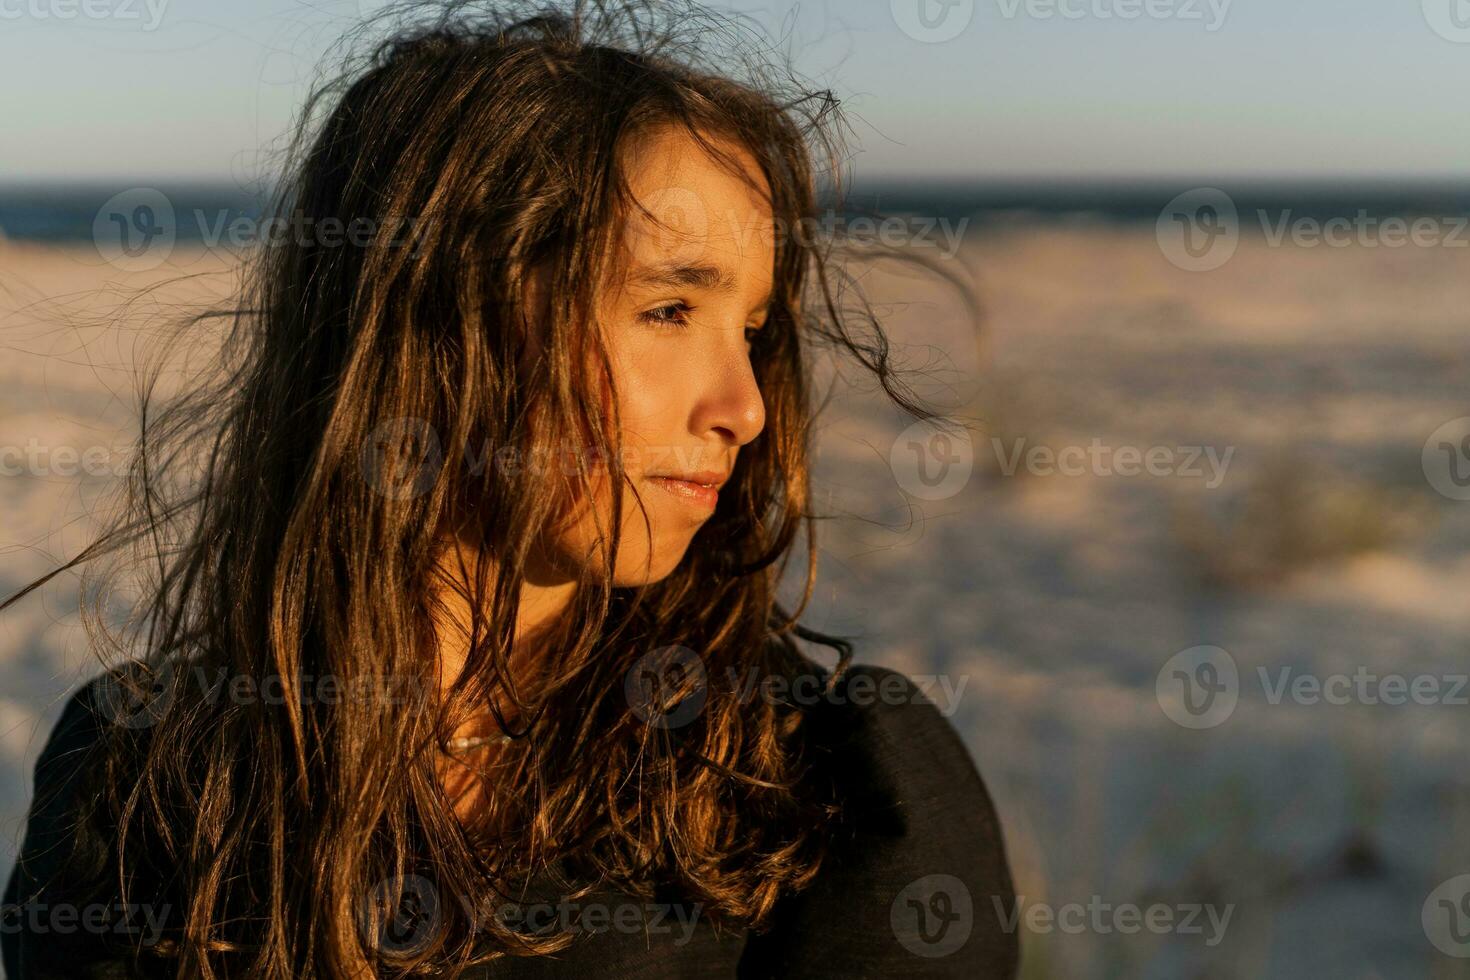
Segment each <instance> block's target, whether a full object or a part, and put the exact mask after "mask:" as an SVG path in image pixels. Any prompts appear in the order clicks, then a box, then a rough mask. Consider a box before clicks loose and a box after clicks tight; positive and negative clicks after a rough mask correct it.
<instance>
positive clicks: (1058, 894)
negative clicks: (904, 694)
mask: <svg viewBox="0 0 1470 980" xmlns="http://www.w3.org/2000/svg"><path fill="white" fill-rule="evenodd" d="M381 6H382V4H379V3H375V2H372V0H361V2H358V0H316V2H302V0H253V2H252V3H250V4H239V3H231V2H226V0H0V91H4V92H5V93H6V95H5V97H4V116H3V122H4V125H3V134H0V232H3V234H0V352H3V355H0V555H3V561H0V594H3V595H9V594H10V593H11V592H13V591H14V590H15V589H16V588H18V587H20V586H22V585H24V584H25V583H27V582H29V581H30V580H31V579H33V578H34V577H36V576H37V575H39V574H42V573H43V572H45V571H47V570H49V569H50V568H51V567H53V566H54V564H55V563H56V562H57V561H58V560H60V559H64V558H67V557H70V556H72V555H74V554H75V553H76V552H77V551H78V550H79V549H80V548H81V547H83V546H84V545H85V544H86V543H87V541H88V540H89V538H88V533H89V531H90V530H91V529H92V527H93V524H92V523H91V517H90V515H91V514H92V513H93V512H94V508H95V507H96V506H97V501H98V500H99V499H100V495H101V494H103V493H105V492H106V491H107V490H108V489H109V487H110V486H112V485H113V483H114V482H115V481H116V479H117V476H118V474H120V473H121V472H123V471H124V470H125V468H126V465H127V457H128V446H129V445H130V442H131V439H132V438H133V434H134V433H135V431H136V424H137V417H136V404H135V401H134V389H133V379H134V374H133V371H132V368H133V366H134V355H135V353H136V351H137V350H138V349H139V346H140V345H141V344H145V343H146V341H147V340H148V338H149V336H150V335H151V333H150V332H151V331H152V329H153V325H155V324H156V323H157V322H158V320H157V318H159V317H167V316H169V315H172V314H174V313H176V312H177V311H179V310H180V309H184V308H186V307H188V305H189V304H192V303H195V302H200V301H207V300H209V299H211V298H218V297H220V296H224V295H227V294H228V292H229V290H230V289H231V288H232V287H233V285H234V280H233V278H232V269H233V268H234V265H235V263H236V261H237V260H238V257H239V256H240V255H241V254H243V253H244V252H245V251H246V250H248V247H249V246H248V243H246V244H245V245H244V246H242V245H241V243H240V241H238V240H232V239H231V237H230V235H229V234H228V233H227V232H226V231H225V229H227V228H228V227H229V226H230V224H231V222H234V221H236V220H237V219H239V220H243V221H244V222H245V227H247V228H248V226H249V220H250V218H251V217H252V216H253V215H255V214H256V213H258V208H259V201H260V192H261V190H262V189H263V188H266V187H268V186H269V184H270V180H271V176H272V163H273V160H274V159H275V156H274V154H275V153H276V152H277V151H278V150H279V149H280V147H281V146H282V142H281V140H282V138H283V135H284V134H285V132H286V131H287V128H288V126H289V124H290V122H291V120H292V117H293V115H294V113H295V112H296V111H297V110H298V108H299V106H300V104H301V101H302V99H303V98H304V96H305V94H306V92H307V91H308V89H309V87H310V85H311V84H312V82H313V80H314V78H315V72H316V71H317V68H318V66H319V64H320V63H321V59H322V57H323V56H324V54H326V53H327V52H328V51H329V49H330V47H331V45H332V43H333V42H334V41H335V40H336V39H337V38H338V37H339V36H340V35H341V33H342V31H343V30H344V29H345V28H346V27H348V26H350V25H351V23H352V22H354V21H355V20H357V19H358V18H361V17H364V16H370V15H373V14H374V13H376V12H378V10H379V8H380V7H381ZM711 6H713V7H715V8H716V9H721V10H729V11H733V12H737V13H739V14H741V15H743V16H744V17H746V18H748V22H749V23H750V24H752V25H754V26H756V27H758V28H759V29H761V30H763V31H765V32H766V33H767V34H768V35H769V36H770V37H771V38H772V39H773V43H775V44H776V45H777V46H778V47H779V48H781V49H782V50H784V51H786V52H787V53H788V54H789V56H790V58H791V60H792V62H793V63H794V65H795V66H796V67H797V68H798V69H799V70H800V71H801V72H802V73H803V74H804V75H805V76H807V77H808V78H809V79H811V80H812V81H813V83H815V84H816V85H818V86H820V87H828V88H830V89H831V90H832V91H833V93H834V94H835V95H837V96H838V97H839V98H840V99H841V100H842V103H843V108H844V109H845V110H846V111H847V113H848V121H849V123H850V125H851V126H852V133H851V144H852V147H851V148H852V156H851V158H850V160H848V161H847V164H848V167H849V176H850V177H851V178H852V180H853V193H852V197H851V199H850V201H849V204H848V208H847V210H845V211H844V212H843V213H842V214H841V215H840V216H839V220H838V225H839V227H840V229H841V231H842V233H843V234H845V235H846V236H848V237H849V238H850V240H852V241H853V242H854V243H856V244H861V242H862V241H863V240H864V239H865V237H871V236H872V234H873V232H874V230H875V229H877V230H879V231H882V232H884V234H885V235H886V237H885V238H884V241H885V243H886V244H889V245H893V246H895V247H896V248H897V250H898V251H899V252H907V253H910V254H912V255H913V256H914V257H917V258H919V259H921V260H922V261H924V262H927V263H928V264H929V266H930V267H931V268H930V270H928V271H926V270H925V269H924V268H923V267H922V266H915V265H911V264H906V263H902V262H894V261H891V260H879V259H873V258H865V257H864V255H865V254H868V250H865V249H863V248H856V249H854V254H853V256H852V257H851V259H850V268H849V272H850V273H851V275H852V276H853V277H854V281H855V282H857V283H858V284H860V285H861V287H862V289H863V291H864V292H865V294H866V296H867V298H868V300H869V301H870V302H871V303H872V304H873V306H874V310H875V312H877V313H878V314H879V315H880V317H881V318H882V322H883V323H884V325H885V328H886V329H887V330H888V331H889V333H890V335H891V337H892V339H893V341H894V343H895V349H894V353H895V356H896V358H897V359H898V361H899V363H900V364H901V365H902V366H903V367H905V368H906V369H907V370H908V371H910V372H911V373H912V376H911V378H910V380H911V382H912V383H914V385H915V387H916V388H917V389H918V390H919V392H920V393H921V394H923V395H924V396H925V397H927V398H929V399H930V400H931V401H932V402H933V403H934V404H936V405H938V406H940V407H941V408H942V409H943V410H944V411H945V412H947V413H949V414H950V415H952V416H953V417H954V418H955V419H957V420H958V421H959V422H960V423H961V428H959V429H944V430H941V429H936V428H935V427H933V426H927V425H918V426H914V425H912V424H911V422H912V420H911V419H908V418H906V417H904V416H902V415H900V414H899V413H897V412H895V411H894V410H893V409H892V408H890V407H888V406H887V405H886V404H885V403H884V402H883V400H882V398H881V392H878V393H875V392H874V390H873V386H872V384H871V383H870V382H867V381H865V380H864V379H863V378H862V377H861V376H860V375H859V374H858V373H857V372H856V371H852V370H850V369H833V370H831V371H829V372H828V376H829V377H830V378H832V379H833V380H835V381H836V382H837V383H838V397H837V398H836V399H835V400H834V401H833V402H832V404H831V405H830V406H829V408H828V410H827V412H826V414H825V415H824V422H823V425H822V427H821V435H820V443H819V461H818V466H819V468H818V473H817V477H818V479H817V488H818V495H819V501H820V502H821V505H822V507H823V509H824V510H825V512H827V513H829V514H831V515H833V519H832V520H830V521H828V522H825V523H824V524H823V531H822V534H823V538H822V544H821V547H822V554H821V556H820V560H821V569H822V576H821V582H820V588H819V591H818V594H817V597H816V601H815V603H814V605H813V606H812V608H811V610H810V613H809V615H808V617H807V619H806V622H807V623H808V625H811V626H813V627H815V628H819V629H825V630H829V631H834V632H838V633H842V634H846V635H850V636H853V637H854V638H855V639H856V644H857V659H858V660H860V661H864V662H869V663H879V664H884V665H887V666H891V667H894V668H897V669H901V670H903V671H905V672H907V673H908V674H910V676H914V677H916V678H921V679H923V680H924V682H925V684H926V686H928V687H930V689H931V691H932V697H933V698H934V700H935V701H936V702H937V703H938V704H939V705H940V707H941V710H943V711H944V712H945V713H946V714H947V715H948V716H949V718H950V720H951V721H952V722H953V723H954V725H955V726H956V728H957V729H958V730H959V731H960V733H961V734H962V736H963V737H964V739H965V740H966V743H967V744H968V746H969V748H970V750H971V752H972V754H973V756H974V758H975V760H976V762H977V764H978V766H979V768H980V770H981V772H982V773H983V775H984V776H985V779H986V781H987V783H988V785H989V787H990V789H991V791H992V793H993V795H994V796H995V798H996V802H997V806H998V807H999V809H1000V812H1001V817H1002V820H1003V823H1004V826H1005V831H1006V835H1007V844H1008V847H1009V848H1010V852H1011V859H1012V865H1013V868H1014V870H1015V873H1016V877H1017V891H1018V893H1019V894H1020V895H1021V896H1023V898H1022V900H1021V902H1020V903H1019V904H1020V905H1021V908H1020V910H1019V911H1020V915H1019V918H1018V919H1017V926H1016V928H1018V929H1019V930H1020V931H1021V932H1022V942H1023V975H1024V976H1025V977H1028V978H1043V977H1048V978H1050V977H1058V978H1060V977H1066V978H1091V977H1150V978H1151V977H1160V978H1164V977H1168V978H1176V977H1200V978H1205V977H1232V978H1233V977H1283V978H1285V977H1292V978H1295V977H1328V976H1330V977H1334V978H1364V980H1367V978H1385V977H1433V978H1444V977H1460V976H1470V837H1467V832H1470V777H1467V770H1466V766H1465V765H1464V756H1465V749H1466V748H1467V746H1470V740H1467V734H1470V685H1467V684H1466V675H1467V672H1470V657H1467V652H1470V644H1467V641H1470V330H1467V320H1470V313H1467V309H1470V302H1467V301H1470V181H1467V180H1466V176H1467V168H1470V126H1467V125H1465V121H1464V111H1463V107H1464V97H1463V94H1464V92H1465V91H1467V90H1470V4H1466V3H1465V2H1464V0H1422V2H1420V3H1415V2H1412V0H1405V2H1401V3H1395V4H1371V5H1370V4H1358V5H1345V4H1340V3H1336V2H1331V0H1295V2H1293V3H1291V4H1283V3H1279V2H1278V3H1266V2H1262V0H1234V2H1232V0H891V2H890V0H843V2H838V0H812V2H804V3H801V4H799V5H798V4H796V3H784V2H778V0H767V2H759V3H758V2H730V0H726V2H723V3H713V4H711ZM865 216H866V217H867V218H869V219H870V221H869V224H868V225H863V224H861V222H860V221H859V219H860V218H863V217H865ZM874 216H878V217H881V219H882V222H883V223H881V224H879V223H878V221H877V218H874ZM890 232H891V234H888V233H890ZM247 237H248V236H247ZM935 270H937V271H938V272H939V273H942V274H936V271H935ZM145 287H146V288H145ZM966 289H968V290H971V291H973V294H974V295H975V296H977V297H978V298H979V300H980V302H981V304H982V306H983V311H984V315H983V318H981V319H980V320H979V321H978V322H977V320H976V318H975V317H974V316H973V314H972V312H971V310H970V308H969V307H968V305H967V304H966V302H965V290H966ZM76 595H77V591H76V581H75V579H74V578H72V577H65V578H62V579H59V580H57V581H56V582H54V583H53V584H52V585H51V586H48V587H47V588H46V589H45V590H43V591H42V592H40V593H39V594H36V595H33V596H31V597H29V598H28V599H27V600H25V601H24V602H23V603H21V604H20V605H18V606H17V607H14V608H12V609H11V610H8V611H7V612H6V613H5V614H3V616H0V877H3V876H4V875H6V874H8V872H9V867H10V864H11V862H12V860H13V855H14V853H15V850H16V848H17V847H18V844H19V835H20V832H21V825H22V820H23V816H24V810H25V807H26V805H27V802H28V800H29V796H30V792H31V785H30V781H31V769H32V767H33V765H34V760H35V757H36V754H37V752H38V751H39V748H40V745H41V743H42V741H43V740H44V737H45V734H46V733H47V732H48V731H49V730H50V727H51V725H52V724H53V723H54V721H55V718H56V716H57V713H58V711H59V707H60V704H61V703H62V701H64V699H65V697H66V695H67V694H68V693H69V692H70V691H71V690H72V689H73V688H75V687H76V686H77V685H78V684H79V683H80V682H81V680H82V679H83V678H84V677H87V676H91V674H92V673H94V672H95V669H96V668H95V661H94V660H93V658H92V654H91V653H89V652H88V649H87V638H86V636H85V634H84V632H83V631H82V629H81V628H80V625H79V620H78V617H77V611H76ZM875 600H876V601H875ZM972 898H973V899H974V901H975V902H976V903H977V904H980V905H983V904H984V903H985V902H986V899H985V898H984V897H983V896H972ZM1130 908H1131V909H1132V910H1133V912H1128V911H1127V910H1128V909H1130ZM1007 911H1009V910H1007ZM1033 912H1035V913H1036V914H1032V913H1033ZM1048 913H1049V914H1048Z"/></svg>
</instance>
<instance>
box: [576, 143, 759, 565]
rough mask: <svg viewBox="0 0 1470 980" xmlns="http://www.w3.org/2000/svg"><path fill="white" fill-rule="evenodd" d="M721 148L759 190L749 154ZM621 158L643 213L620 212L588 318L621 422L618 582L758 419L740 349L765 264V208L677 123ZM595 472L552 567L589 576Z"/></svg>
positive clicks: (654, 553) (745, 343)
mask: <svg viewBox="0 0 1470 980" xmlns="http://www.w3.org/2000/svg"><path fill="white" fill-rule="evenodd" d="M722 145H723V147H724V148H726V149H728V150H729V151H730V152H731V153H733V154H734V156H735V158H736V159H737V160H738V161H739V163H740V166H742V167H743V168H745V169H746V172H747V174H748V175H749V179H750V180H751V181H752V182H753V184H754V186H755V187H756V188H760V189H761V190H762V191H764V190H765V189H766V187H767V185H766V183H765V179H764V177H763V175H762V174H761V172H760V169H759V166H758V164H757V163H756V161H755V160H754V158H753V157H751V156H750V154H749V153H748V152H746V151H744V150H743V149H741V148H738V147H736V146H734V145H733V144H728V143H727V144H722ZM630 156H631V159H629V161H628V164H627V165H628V171H627V175H628V180H629V184H630V186H631V189H632V191H633V194H634V197H635V199H636V201H637V202H638V204H640V205H641V206H642V209H640V208H637V207H635V208H633V209H632V214H631V215H630V216H629V218H628V221H627V223H626V225H625V227H624V229H623V235H622V241H623V244H622V253H621V255H620V256H619V259H620V265H619V269H620V273H619V275H618V277H617V279H616V281H615V282H613V283H611V284H610V285H609V287H608V288H607V289H606V290H605V291H604V293H603V295H602V298H601V300H600V305H601V307H602V309H601V315H600V318H599V322H600V325H601V328H602V331H603V334H604V337H605V338H606V343H607V346H608V351H609V353H610V355H611V359H612V374H613V378H614V380H615V382H616V387H617V391H618V398H619V404H618V409H619V416H620V419H621V422H622V427H623V428H622V442H623V447H624V448H623V459H622V465H621V469H622V473H623V475H624V478H625V484H624V489H623V513H622V519H623V523H622V527H623V535H622V540H621V541H620V546H619V553H618V559H617V567H616V568H615V569H613V570H612V571H613V582H614V584H615V585H618V586H631V585H641V584H647V583H650V582H655V581H658V580H659V579H661V578H663V577H664V576H666V575H668V574H669V573H670V572H672V571H673V569H674V568H675V567H676V566H677V565H678V564H679V561H680V559H681V558H682V557H683V555H684V552H685V550H686V549H687V548H688V546H689V542H690V540H691V539H692V538H693V536H694V533H695V532H696V531H697V530H699V527H700V525H701V524H703V523H704V522H705V521H706V520H708V519H709V517H710V516H711V515H712V514H713V513H714V506H715V501H716V499H717V493H718V490H719V484H721V483H722V482H723V481H725V480H726V479H727V478H728V477H729V475H730V472H731V470H732V468H733V467H734V465H735V459H736V455H737V454H738V453H739V451H740V447H741V446H743V445H745V444H746V443H748V442H750V441H751V440H752V439H754V438H755V437H756V436H757V435H759V434H760V432H761V429H763V428H764V427H765V421H766V414H765V405H764V403H763V402H762V401H761V393H760V389H759V388H758V387H757V386H756V380H755V375H754V372H753V370H752V368H751V362H750V351H751V339H752V338H753V337H754V333H755V331H756V330H757V329H759V328H761V326H762V325H763V324H764V322H765V318H766V311H767V308H768V307H769V305H770V294H771V288H772V283H773V272H774V266H775V248H774V242H775V238H774V234H773V230H774V229H773V224H774V222H773V218H772V215H771V209H770V207H769V205H768V204H767V203H766V202H765V201H764V200H763V199H762V197H761V196H760V194H758V193H757V192H756V191H754V190H753V189H752V187H751V185H750V184H747V183H746V182H744V181H742V180H740V179H739V178H737V177H736V176H734V175H732V174H731V173H730V172H729V171H728V170H726V169H725V168H724V167H723V166H722V165H721V164H720V163H719V162H717V161H716V160H714V159H712V158H711V157H710V156H708V155H707V154H706V153H705V152H704V150H703V149H702V148H701V147H700V145H699V144H698V143H697V142H695V141H694V140H693V139H692V138H691V137H689V136H688V135H687V134H685V133H684V132H683V131H682V130H678V129H674V128H669V129H665V130H662V131H660V132H658V133H656V134H654V135H651V136H650V137H649V138H647V139H645V140H643V141H641V142H640V143H638V144H637V148H636V150H634V151H633V152H632V153H631V154H630ZM644 210H646V211H647V212H649V214H644V213H643V211H644ZM616 469H617V468H616V467H615V468H614V470H616ZM595 472H596V477H597V478H596V480H595V481H594V486H593V488H592V492H591V493H589V494H588V495H587V496H586V497H585V498H584V499H583V500H581V501H578V502H577V506H576V507H574V508H573V513H572V514H571V519H570V521H569V522H568V524H567V525H565V526H564V528H563V529H562V530H561V531H559V532H558V533H557V534H556V535H555V540H554V541H553V542H552V551H553V553H554V560H555V561H556V563H557V564H558V565H562V566H563V567H565V564H566V563H568V562H570V563H572V565H573V567H574V568H583V569H585V567H586V566H587V565H588V564H593V563H595V564H598V565H599V567H598V568H597V569H596V570H597V571H598V572H601V568H600V563H601V562H602V555H601V552H600V549H599V548H598V547H597V534H598V530H597V529H598V522H597V520H596V519H595V518H594V516H593V513H592V510H591V508H593V507H595V508H596V509H597V514H598V515H600V517H601V526H602V527H604V528H610V527H611V504H612V492H611V486H610V481H609V480H608V479H607V476H608V469H607V468H606V467H598V468H597V470H596V471H595ZM680 478H683V479H682V480H681V479H680ZM702 484H703V485H708V486H702ZM635 494H636V496H637V497H641V498H642V501H643V510H644V511H646V513H647V519H646V521H645V518H644V516H643V511H640V509H639V506H638V501H637V500H636V499H635Z"/></svg>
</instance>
